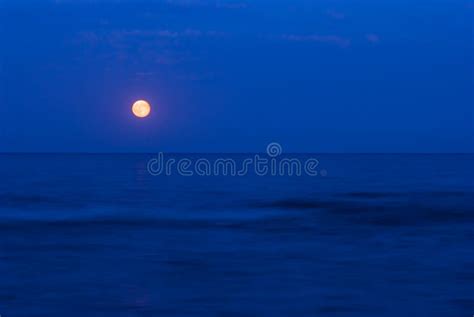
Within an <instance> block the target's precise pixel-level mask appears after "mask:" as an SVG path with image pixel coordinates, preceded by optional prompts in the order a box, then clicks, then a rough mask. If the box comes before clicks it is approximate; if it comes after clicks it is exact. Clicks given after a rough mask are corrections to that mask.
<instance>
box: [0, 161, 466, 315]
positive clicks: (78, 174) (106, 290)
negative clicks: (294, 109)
mask: <svg viewBox="0 0 474 317" xmlns="http://www.w3.org/2000/svg"><path fill="white" fill-rule="evenodd" d="M151 157H152V156H151V155H0V177H1V179H0V315H1V316H2V317H14V316H28V317H31V316H48V317H51V316H84V317H93V316H114V317H117V316H118V317H120V316H272V317H273V316H364V317H368V316H431V317H433V316H472V314H474V195H473V192H474V186H473V185H474V182H473V180H474V169H473V163H474V156H472V155H352V156H351V155H316V156H315V157H317V158H318V159H319V160H320V162H321V167H323V168H324V169H326V170H327V171H328V175H327V176H326V177H320V176H318V177H308V176H306V177H272V176H267V177H258V176H256V175H253V174H251V175H248V176H245V177H222V176H221V177H198V176H195V177H183V176H176V175H175V176H170V177H166V176H158V177H152V176H151V175H149V174H148V173H147V171H146V162H147V161H148V160H149V159H150V158H151Z"/></svg>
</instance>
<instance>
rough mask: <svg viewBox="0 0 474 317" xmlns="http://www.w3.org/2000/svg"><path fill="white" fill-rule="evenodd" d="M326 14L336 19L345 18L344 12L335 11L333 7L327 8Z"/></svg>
mask: <svg viewBox="0 0 474 317" xmlns="http://www.w3.org/2000/svg"><path fill="white" fill-rule="evenodd" d="M326 15H328V16H329V17H331V18H333V19H336V20H344V19H345V18H346V14H345V13H344V12H340V11H336V10H333V9H329V10H327V11H326Z"/></svg>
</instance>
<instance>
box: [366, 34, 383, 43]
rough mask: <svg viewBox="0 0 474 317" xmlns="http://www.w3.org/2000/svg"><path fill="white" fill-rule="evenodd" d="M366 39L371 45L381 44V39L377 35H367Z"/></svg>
mask: <svg viewBox="0 0 474 317" xmlns="http://www.w3.org/2000/svg"><path fill="white" fill-rule="evenodd" d="M365 39H366V40H367V41H368V42H370V43H374V44H375V43H378V42H380V37H379V36H378V35H377V34H374V33H369V34H366V35H365Z"/></svg>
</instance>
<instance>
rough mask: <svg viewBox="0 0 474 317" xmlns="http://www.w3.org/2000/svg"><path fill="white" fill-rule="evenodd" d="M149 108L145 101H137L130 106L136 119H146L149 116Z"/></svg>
mask: <svg viewBox="0 0 474 317" xmlns="http://www.w3.org/2000/svg"><path fill="white" fill-rule="evenodd" d="M150 111H151V107H150V104H149V103H148V102H146V101H145V100H138V101H135V103H134V104H133V106H132V112H133V114H134V115H135V116H136V117H138V118H145V117H148V115H149V114H150Z"/></svg>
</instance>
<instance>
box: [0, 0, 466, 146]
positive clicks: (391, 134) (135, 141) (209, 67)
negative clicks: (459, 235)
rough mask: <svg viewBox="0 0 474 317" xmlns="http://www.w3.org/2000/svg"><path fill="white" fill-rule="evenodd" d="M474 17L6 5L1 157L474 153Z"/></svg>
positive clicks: (363, 4) (278, 7) (289, 3)
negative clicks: (143, 105)
mask: <svg viewBox="0 0 474 317" xmlns="http://www.w3.org/2000/svg"><path fill="white" fill-rule="evenodd" d="M473 7H474V5H473V2H472V1H471V2H468V1H464V0H463V1H461V0H387V1H380V0H360V1H355V0H346V1H343V0H320V1H316V0H285V1H282V0H272V1H270V0H266V1H263V0H254V1H250V0H247V1H244V0H233V1H230V0H229V1H226V0H149V1H132V0H129V1H127V0H122V1H118V0H109V1H105V0H103V1H101V0H95V1H93V0H89V1H86V0H84V1H79V0H77V1H73V0H56V1H17V0H2V1H1V4H0V27H1V29H0V32H1V33H0V34H1V50H0V63H1V64H0V67H1V68H0V71H1V73H0V93H1V94H0V107H1V108H0V152H9V151H27V152H36V151H39V152H45V151H52V152H63V151H68V152H70V151H72V152H81V151H86V152H129V151H132V152H140V151H147V152H157V151H179V152H219V151H225V152H252V151H259V152H260V151H264V150H265V146H266V144H268V143H269V142H271V141H276V142H280V143H281V144H282V145H283V147H284V149H285V151H287V152H288V151H289V152H473V151H474V106H473V90H472V87H473V69H474V67H473V64H474V63H473ZM136 99H147V100H149V101H150V102H151V103H152V105H153V106H154V108H153V113H152V115H151V117H149V118H147V119H145V120H138V119H135V118H134V117H133V116H132V115H131V112H130V107H131V104H132V102H133V101H134V100H136Z"/></svg>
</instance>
